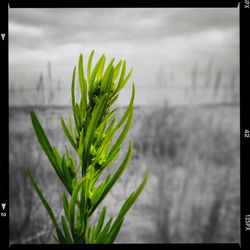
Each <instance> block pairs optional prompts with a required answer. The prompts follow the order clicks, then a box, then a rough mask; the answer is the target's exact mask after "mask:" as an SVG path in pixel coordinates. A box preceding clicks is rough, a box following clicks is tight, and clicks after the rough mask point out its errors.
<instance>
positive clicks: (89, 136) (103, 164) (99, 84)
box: [27, 51, 149, 244]
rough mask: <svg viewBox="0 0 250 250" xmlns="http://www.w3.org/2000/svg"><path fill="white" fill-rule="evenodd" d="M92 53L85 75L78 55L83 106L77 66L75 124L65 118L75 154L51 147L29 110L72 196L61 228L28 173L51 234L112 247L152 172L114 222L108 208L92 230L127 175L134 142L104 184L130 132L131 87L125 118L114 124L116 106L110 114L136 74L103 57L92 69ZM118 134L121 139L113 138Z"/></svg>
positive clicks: (62, 240) (67, 200) (65, 202)
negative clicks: (106, 200)
mask: <svg viewBox="0 0 250 250" xmlns="http://www.w3.org/2000/svg"><path fill="white" fill-rule="evenodd" d="M93 55H94V51H92V52H91V54H90V57H89V59H88V64H87V74H86V73H85V72H84V69H83V57H82V54H81V55H80V57H79V63H78V78H79V87H80V93H81V96H80V101H79V103H77V102H76V100H75V94H74V92H75V75H76V67H74V71H73V77H72V85H71V98H72V110H73V117H74V125H75V126H74V127H73V123H72V119H71V117H70V118H69V125H68V127H67V125H66V123H65V121H64V119H63V118H61V124H62V128H63V131H64V133H65V135H66V137H67V139H68V141H69V142H70V144H71V146H72V148H73V149H74V151H75V153H73V152H72V151H71V150H69V149H68V148H67V146H66V152H65V153H64V154H63V155H62V156H61V155H60V154H59V152H58V150H57V149H56V147H53V146H52V145H51V144H50V142H49V140H48V138H47V136H46V134H45V132H44V130H43V128H42V126H41V124H40V122H39V120H38V118H37V116H36V114H35V113H34V112H33V111H31V120H32V124H33V127H34V130H35V132H36V135H37V138H38V141H39V142H40V144H41V146H42V148H43V150H44V152H45V154H46V155H47V157H48V159H49V161H50V163H51V165H52V167H53V168H54V170H55V172H56V174H57V176H58V177H59V179H60V180H61V182H62V184H63V185H64V187H65V188H66V190H67V193H68V195H66V193H65V192H63V194H62V203H63V210H64V215H62V216H61V224H60V223H58V222H57V219H56V217H55V215H54V212H53V211H52V209H51V207H50V205H49V204H48V202H47V201H46V199H45V197H44V196H43V194H42V192H41V190H40V188H39V187H38V186H37V184H36V181H35V179H34V177H33V176H32V174H31V171H30V170H29V169H27V173H28V176H29V178H30V180H31V183H32V185H33V187H34V189H35V190H36V192H37V194H38V196H39V197H40V199H41V201H42V203H43V205H44V207H45V208H46V210H47V213H48V215H49V216H50V219H51V221H52V223H53V225H54V227H55V229H56V235H53V236H54V238H55V240H56V241H57V242H58V243H62V244H68V243H69V244H70V243H78V244H87V243H113V242H114V240H115V238H116V236H117V234H118V232H119V230H120V228H121V226H122V223H123V221H124V218H125V215H126V213H127V211H128V210H129V208H130V207H131V206H132V205H133V203H134V202H135V200H136V199H137V197H138V196H139V194H140V193H141V191H142V189H143V188H144V186H145V184H146V181H147V179H148V174H149V171H148V170H147V171H146V173H145V176H144V178H143V180H142V182H141V184H140V185H139V187H138V188H137V190H136V191H135V192H132V194H131V195H130V196H129V197H128V198H127V199H126V201H125V202H124V204H123V206H122V207H121V209H120V211H119V213H118V215H117V217H116V219H115V220H113V218H110V219H109V220H108V221H107V222H106V224H105V217H106V210H107V208H106V207H105V206H104V207H103V208H102V210H101V213H100V215H99V218H98V220H97V221H96V223H94V224H93V226H91V223H90V219H91V216H92V215H93V213H94V212H95V211H96V209H97V207H98V206H100V205H101V202H102V201H103V199H104V198H105V197H106V195H107V194H108V193H109V192H110V190H111V188H112V187H113V186H114V184H115V183H116V181H117V180H118V178H119V177H120V176H121V175H122V174H123V172H124V170H125V169H126V167H127V165H128V162H129V160H130V158H131V154H132V141H131V142H130V145H129V149H128V151H127V153H126V155H125V157H124V160H123V161H122V163H121V165H120V167H119V168H118V169H117V170H116V172H115V173H114V174H113V175H111V174H109V175H108V176H107V178H105V179H104V180H103V181H102V180H101V179H102V178H101V177H102V173H103V171H104V170H105V169H107V168H108V167H109V166H110V165H112V163H113V162H114V161H115V160H116V159H117V156H118V154H119V152H120V150H121V146H122V144H123V142H124V140H125V138H126V135H127V133H128V131H129V128H130V125H131V122H132V117H133V102H134V96H135V89H134V84H133V88H132V95H131V99H130V103H129V105H128V107H127V109H126V111H125V112H124V114H123V116H122V117H121V119H120V120H119V121H118V122H116V119H115V117H114V114H115V112H116V110H117V107H116V108H113V109H112V110H111V107H112V106H113V104H114V102H115V101H116V100H117V98H118V96H119V91H120V90H121V89H122V88H123V87H124V86H125V84H126V83H127V82H128V80H129V78H130V76H131V74H132V70H130V71H129V73H128V74H127V75H126V61H125V60H124V61H123V62H122V61H119V62H118V63H117V64H116V65H115V66H114V60H115V59H114V58H113V59H112V60H111V61H110V63H109V64H108V66H107V67H106V70H105V71H104V65H105V61H106V57H105V55H102V56H101V58H100V59H99V60H98V61H97V63H96V64H95V66H94V67H93V69H92V59H93ZM119 131H120V133H119V134H118V136H117V139H116V140H114V136H115V135H116V134H117V133H118V132H119ZM76 159H77V160H76ZM98 181H99V184H98ZM100 182H101V183H100ZM112 222H113V223H112Z"/></svg>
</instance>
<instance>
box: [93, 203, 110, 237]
mask: <svg viewBox="0 0 250 250" xmlns="http://www.w3.org/2000/svg"><path fill="white" fill-rule="evenodd" d="M106 209H107V208H106V207H105V206H104V207H103V208H102V211H101V214H100V216H99V219H98V222H97V226H96V231H95V236H96V237H97V236H98V235H99V233H100V232H101V230H102V226H103V223H104V220H105V215H106Z"/></svg>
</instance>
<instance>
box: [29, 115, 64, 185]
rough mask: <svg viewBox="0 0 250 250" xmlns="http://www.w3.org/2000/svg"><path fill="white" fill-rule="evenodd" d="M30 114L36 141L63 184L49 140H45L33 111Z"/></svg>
mask: <svg viewBox="0 0 250 250" xmlns="http://www.w3.org/2000/svg"><path fill="white" fill-rule="evenodd" d="M30 114H31V120H32V124H33V127H34V130H35V132H36V136H37V139H38V141H39V143H40V145H41V146H42V148H43V150H44V152H45V154H46V155H47V157H48V159H49V161H50V163H51V164H52V166H53V168H54V169H55V171H56V173H57V175H58V177H59V178H60V179H61V181H62V182H63V179H62V173H61V170H60V166H59V165H58V163H57V159H56V156H55V153H54V150H53V148H52V146H51V145H50V143H49V140H48V138H47V136H46V134H45V132H44V130H43V128H42V125H41V124H40V122H39V120H38V118H37V116H36V114H35V113H34V112H33V111H31V113H30Z"/></svg>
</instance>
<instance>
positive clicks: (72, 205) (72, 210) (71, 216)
mask: <svg viewBox="0 0 250 250" xmlns="http://www.w3.org/2000/svg"><path fill="white" fill-rule="evenodd" d="M85 180H86V177H83V178H82V179H81V180H80V181H79V183H78V184H77V185H76V187H75V189H74V191H73V193H72V197H71V200H70V204H69V222H70V223H69V224H70V228H71V232H72V233H73V232H74V225H75V205H76V202H77V195H78V193H79V191H80V189H81V187H82V184H83V182H84V181H85ZM73 237H74V236H73Z"/></svg>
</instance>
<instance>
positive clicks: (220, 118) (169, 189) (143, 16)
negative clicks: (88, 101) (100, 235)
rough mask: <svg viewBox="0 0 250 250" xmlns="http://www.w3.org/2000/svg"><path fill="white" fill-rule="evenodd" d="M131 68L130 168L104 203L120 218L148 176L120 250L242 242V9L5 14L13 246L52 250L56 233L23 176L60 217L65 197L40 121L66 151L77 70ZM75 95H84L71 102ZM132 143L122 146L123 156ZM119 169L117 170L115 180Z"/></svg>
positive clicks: (124, 100)
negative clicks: (65, 123)
mask: <svg viewBox="0 0 250 250" xmlns="http://www.w3.org/2000/svg"><path fill="white" fill-rule="evenodd" d="M92 49H95V56H94V61H95V60H97V59H98V58H99V57H100V56H101V55H102V54H103V53H105V55H106V56H107V58H108V59H111V58H112V57H115V58H116V61H118V60H120V59H126V60H127V64H128V67H129V68H131V67H132V68H133V74H132V77H131V81H130V82H129V83H128V84H127V86H126V87H125V88H124V90H123V91H122V92H121V94H120V97H119V99H118V101H117V105H119V106H120V111H119V114H121V112H123V111H124V108H125V107H126V105H127V104H128V102H129V99H130V94H131V86H132V81H134V82H135V87H136V96H135V112H134V120H133V125H132V128H131V131H130V134H129V138H128V139H130V138H133V140H134V150H133V158H132V160H131V163H130V165H129V166H128V169H127V170H126V172H125V174H124V176H122V178H121V179H120V181H119V183H117V184H116V186H115V187H114V188H113V190H112V192H111V194H109V196H108V197H107V198H106V199H105V201H104V203H105V204H107V206H108V214H109V215H110V216H112V215H116V214H117V212H118V210H119V208H120V207H121V205H122V203H123V200H124V199H125V198H126V197H127V196H128V195H129V194H130V193H131V192H132V191H133V190H134V189H135V188H136V186H137V185H138V184H139V182H140V180H141V179H142V177H143V173H144V170H145V168H146V166H149V167H150V170H151V175H150V178H149V181H148V184H147V186H146V187H145V189H144V191H143V193H142V194H141V196H140V197H139V199H138V200H137V202H136V204H135V205H134V206H133V207H132V208H131V210H130V211H129V212H128V214H127V216H126V219H125V222H124V225H123V227H122V229H121V231H120V234H119V236H118V238H117V241H116V242H118V243H175V242H177V243H199V242H202V243H211V242H239V240H240V237H239V233H240V191H239V189H240V174H239V172H240V155H239V148H240V147H239V142H240V139H239V9H224V8H219V9H213V8H211V9H199V8H197V9H192V8H189V9H181V8H179V9H177V8H170V9H167V8H166V9H158V8H155V9H151V8H147V9H141V8H135V9H130V8H127V9H116V8H112V9H109V8H105V9H98V8H96V9H12V8H10V9H9V125H10V128H9V160H10V166H9V173H10V240H11V243H53V240H52V233H53V227H52V225H51V223H50V221H49V218H48V215H47V214H46V212H45V209H44V208H43V206H42V204H41V202H40V200H39V198H38V196H37V195H36V193H35V191H34V190H33V189H32V188H31V185H30V183H29V180H28V179H27V176H26V173H25V168H26V167H27V166H31V167H32V169H33V172H34V173H35V176H36V179H37V181H38V183H39V186H40V187H41V189H42V190H43V193H44V195H45V196H46V198H47V199H48V201H49V202H50V203H51V206H52V208H53V209H54V211H55V213H56V215H57V216H58V218H59V216H60V213H61V212H62V204H61V201H60V194H61V192H62V191H63V187H62V186H61V183H60V182H59V181H58V179H57V177H56V175H55V173H54V172H53V169H52V167H51V166H50V164H49V161H48V159H47V158H46V156H45V155H44V153H43V152H42V149H41V147H40V145H39V144H38V141H37V139H36V136H35V133H34V130H33V128H32V125H31V120H30V116H29V112H30V111H31V110H34V111H36V113H37V115H38V117H39V119H40V121H41V123H42V124H43V126H44V128H45V130H46V132H47V133H48V135H49V139H50V140H51V142H52V144H54V145H55V146H57V147H58V148H59V150H60V151H61V152H62V151H64V145H65V142H66V138H65V136H64V134H63V131H62V129H61V127H60V117H61V116H63V117H64V118H66V119H67V118H68V117H69V116H70V115H71V114H72V112H71V107H70V84H71V77H72V71H73V67H74V66H75V65H77V60H78V57H79V55H80V53H83V57H84V65H86V61H87V58H88V56H89V54H90V52H91V50H92ZM78 94H79V93H78ZM127 146H128V140H127V141H126V143H125V145H124V150H123V152H125V150H126V149H127ZM116 167H117V164H115V165H114V169H115V168H116Z"/></svg>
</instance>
